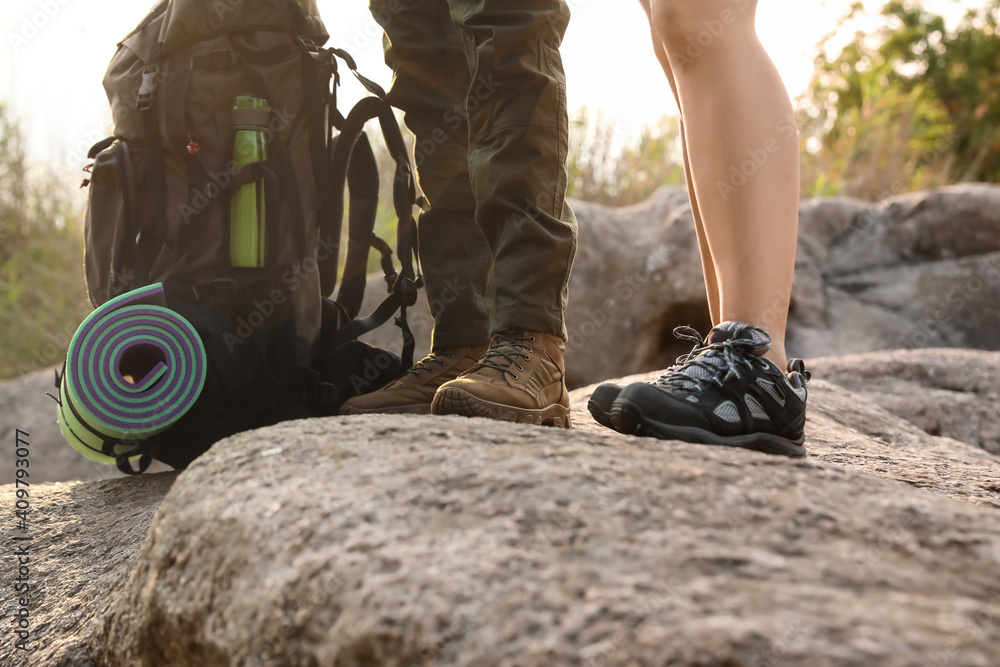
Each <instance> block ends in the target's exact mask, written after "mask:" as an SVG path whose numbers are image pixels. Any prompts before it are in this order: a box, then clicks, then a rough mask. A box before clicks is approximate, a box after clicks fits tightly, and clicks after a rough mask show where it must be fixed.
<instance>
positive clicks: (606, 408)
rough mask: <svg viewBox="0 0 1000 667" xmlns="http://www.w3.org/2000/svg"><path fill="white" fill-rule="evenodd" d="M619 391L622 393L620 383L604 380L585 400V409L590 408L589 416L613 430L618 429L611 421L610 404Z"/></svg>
mask: <svg viewBox="0 0 1000 667" xmlns="http://www.w3.org/2000/svg"><path fill="white" fill-rule="evenodd" d="M620 393H622V386H621V385H618V384H612V383H610V382H605V383H604V384H602V385H600V386H599V387H598V388H597V389H595V390H594V393H593V394H591V395H590V399H589V400H588V401H587V409H588V410H590V416H591V417H593V418H594V421H596V422H597V423H598V424H600V425H601V426H606V427H607V428H610V429H613V430H615V431H617V430H618V429H617V428H616V427H615V425H614V422H612V421H611V406H612V404H613V403H614V402H615V399H616V398H618V394H620Z"/></svg>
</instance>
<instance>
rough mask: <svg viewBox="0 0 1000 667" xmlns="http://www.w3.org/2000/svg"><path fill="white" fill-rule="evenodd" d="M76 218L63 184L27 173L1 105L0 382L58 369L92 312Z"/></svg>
mask: <svg viewBox="0 0 1000 667" xmlns="http://www.w3.org/2000/svg"><path fill="white" fill-rule="evenodd" d="M79 217H80V210H79V205H78V204H74V202H73V200H72V198H71V196H70V194H69V193H68V189H67V188H66V185H65V184H63V183H60V181H59V180H58V179H56V178H54V177H53V176H52V174H44V175H43V174H38V175H37V177H36V175H35V174H33V173H32V172H31V170H29V168H28V166H27V161H26V159H25V154H24V145H23V141H22V139H21V135H20V132H19V131H18V129H17V127H16V126H15V125H14V124H13V123H12V122H11V121H10V120H9V118H8V116H7V114H6V110H5V108H4V106H3V105H2V104H0V378H4V377H10V376H15V375H20V374H23V373H26V372H29V371H33V370H40V369H42V368H45V367H47V366H50V365H55V364H58V363H60V362H61V361H62V359H63V356H64V354H65V351H66V347H67V346H68V344H69V340H70V337H71V336H72V334H73V331H74V330H75V329H76V326H77V325H78V324H79V323H80V321H81V320H82V319H83V317H85V316H86V314H87V313H88V312H90V304H89V301H88V300H87V296H86V290H85V288H84V283H83V244H82V237H81V234H80V229H79V226H78V224H77V220H79Z"/></svg>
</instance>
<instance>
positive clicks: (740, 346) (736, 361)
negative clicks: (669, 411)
mask: <svg viewBox="0 0 1000 667" xmlns="http://www.w3.org/2000/svg"><path fill="white" fill-rule="evenodd" d="M747 330H748V331H756V332H758V333H759V334H761V335H762V336H763V337H764V339H765V341H766V342H767V343H768V344H769V343H770V341H771V336H770V334H768V333H767V331H765V330H764V329H761V328H760V327H750V326H748V327H747ZM674 336H676V337H677V338H680V339H684V340H691V341H694V343H695V345H694V348H693V349H692V350H691V351H690V352H689V353H687V354H684V355H681V356H680V357H678V358H677V365H676V366H672V367H671V368H669V369H667V371H666V372H665V373H664V374H663V375H661V376H660V377H658V378H656V380H655V381H654V382H653V384H656V385H660V386H669V387H676V388H678V389H683V390H686V391H701V390H702V388H703V383H708V382H712V383H715V384H716V385H718V386H720V387H722V386H723V384H724V383H725V382H726V381H728V380H729V379H730V378H736V379H740V378H741V377H742V376H741V375H740V368H741V367H745V368H746V369H747V370H753V367H754V360H755V359H758V358H759V355H757V354H755V353H754V350H755V349H756V348H757V347H758V346H759V345H760V344H761V342H760V341H756V340H754V339H753V338H749V337H742V336H741V337H739V338H728V339H726V340H722V341H717V342H711V343H709V342H707V341H706V340H705V339H704V338H702V336H701V334H700V333H698V332H697V331H695V330H694V329H692V328H691V327H688V326H683V327H677V328H676V329H674Z"/></svg>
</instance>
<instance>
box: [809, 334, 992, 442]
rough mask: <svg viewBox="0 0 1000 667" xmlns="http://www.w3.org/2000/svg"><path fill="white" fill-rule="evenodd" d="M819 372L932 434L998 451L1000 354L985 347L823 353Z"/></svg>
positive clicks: (818, 361) (814, 367)
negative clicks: (974, 348) (837, 354)
mask: <svg viewBox="0 0 1000 667" xmlns="http://www.w3.org/2000/svg"><path fill="white" fill-rule="evenodd" d="M809 367H810V369H811V370H812V372H813V373H814V375H815V376H817V377H822V378H823V379H825V380H829V381H830V382H835V383H837V384H839V385H841V386H843V387H845V388H847V389H849V390H851V391H852V392H855V393H857V394H859V395H862V396H865V397H867V398H869V399H871V400H872V401H874V402H875V404H876V405H879V406H881V407H883V408H885V409H886V410H889V411H890V412H892V413H893V414H896V415H899V416H900V417H903V418H904V419H906V420H908V421H910V422H912V423H913V424H914V425H916V426H919V427H920V428H921V429H923V430H924V431H926V432H928V433H930V434H931V435H944V436H947V437H949V438H955V439H956V440H961V441H962V442H966V443H968V444H970V445H976V446H978V447H982V448H983V449H985V450H986V451H988V452H991V453H993V454H997V455H1000V354H998V353H996V352H984V351H981V350H955V349H942V348H937V349H926V350H897V351H892V352H876V353H868V354H855V355H848V356H845V357H824V358H821V359H815V360H813V361H812V362H810V364H809Z"/></svg>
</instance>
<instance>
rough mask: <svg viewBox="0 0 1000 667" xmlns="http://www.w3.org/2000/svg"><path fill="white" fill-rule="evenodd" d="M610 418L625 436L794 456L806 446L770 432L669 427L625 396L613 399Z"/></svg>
mask: <svg viewBox="0 0 1000 667" xmlns="http://www.w3.org/2000/svg"><path fill="white" fill-rule="evenodd" d="M611 419H612V421H613V422H614V423H616V424H619V425H620V427H621V428H620V429H619V430H620V431H621V432H622V433H625V434H626V435H638V436H649V437H653V438H658V439H660V440H682V441H684V442H690V443H695V444H704V445H719V446H722V447H739V448H741V449H752V450H754V451H756V452H763V453H765V454H776V455H778V456H788V457H791V458H796V459H800V458H803V457H804V456H805V455H806V448H805V447H804V446H803V443H804V442H805V437H804V436H803V437H802V438H800V439H799V440H798V441H795V440H789V439H788V438H782V437H781V436H779V435H774V434H772V433H748V434H747V435H733V436H722V435H717V434H715V433H712V432H711V431H706V430H704V429H700V428H695V427H691V426H672V425H670V424H665V423H663V422H660V421H657V420H655V419H651V418H649V417H647V416H645V415H644V414H643V413H642V410H641V409H640V408H639V406H637V405H635V404H634V403H632V402H630V401H628V400H626V399H620V400H617V401H615V403H614V405H612V407H611Z"/></svg>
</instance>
